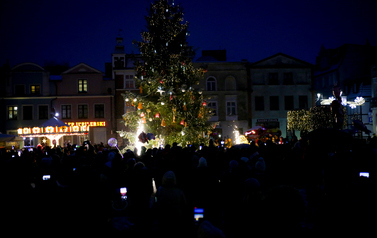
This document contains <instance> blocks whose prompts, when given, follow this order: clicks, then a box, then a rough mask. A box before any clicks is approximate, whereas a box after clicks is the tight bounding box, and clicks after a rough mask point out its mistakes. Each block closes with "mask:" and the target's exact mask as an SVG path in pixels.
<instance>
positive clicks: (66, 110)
mask: <svg viewBox="0 0 377 238" xmlns="http://www.w3.org/2000/svg"><path fill="white" fill-rule="evenodd" d="M61 112H62V119H71V105H62V111H61Z"/></svg>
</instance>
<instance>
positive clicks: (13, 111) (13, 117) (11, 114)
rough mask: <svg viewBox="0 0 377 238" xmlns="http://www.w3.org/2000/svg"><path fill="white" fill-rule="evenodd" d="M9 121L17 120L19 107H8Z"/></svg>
mask: <svg viewBox="0 0 377 238" xmlns="http://www.w3.org/2000/svg"><path fill="white" fill-rule="evenodd" d="M8 119H9V120H17V107H15V106H9V107H8Z"/></svg>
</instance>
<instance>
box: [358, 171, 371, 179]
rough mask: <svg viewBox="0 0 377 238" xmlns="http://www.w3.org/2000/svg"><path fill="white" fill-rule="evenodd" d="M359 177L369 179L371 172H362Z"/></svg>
mask: <svg viewBox="0 0 377 238" xmlns="http://www.w3.org/2000/svg"><path fill="white" fill-rule="evenodd" d="M359 176H360V177H365V178H369V172H360V173H359Z"/></svg>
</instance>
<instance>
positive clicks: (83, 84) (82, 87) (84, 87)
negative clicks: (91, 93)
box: [79, 79, 88, 93]
mask: <svg viewBox="0 0 377 238" xmlns="http://www.w3.org/2000/svg"><path fill="white" fill-rule="evenodd" d="M86 92H88V80H86V79H79V93H86Z"/></svg>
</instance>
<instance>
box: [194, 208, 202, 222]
mask: <svg viewBox="0 0 377 238" xmlns="http://www.w3.org/2000/svg"><path fill="white" fill-rule="evenodd" d="M203 217H204V216H203V208H197V207H195V208H194V219H195V221H199V219H200V218H203Z"/></svg>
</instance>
